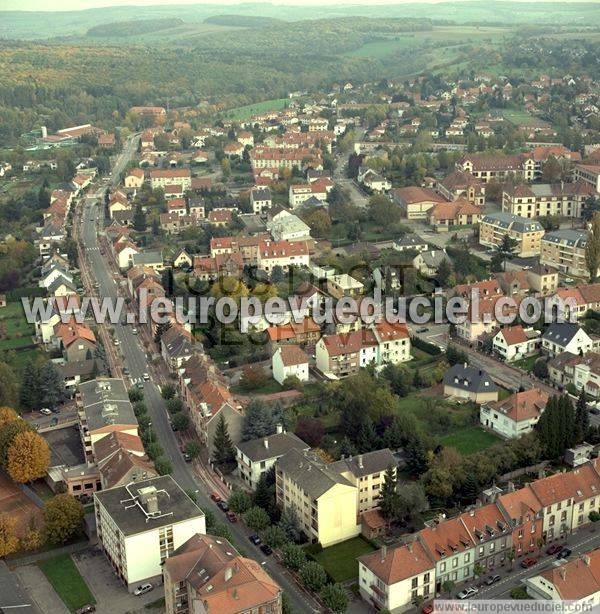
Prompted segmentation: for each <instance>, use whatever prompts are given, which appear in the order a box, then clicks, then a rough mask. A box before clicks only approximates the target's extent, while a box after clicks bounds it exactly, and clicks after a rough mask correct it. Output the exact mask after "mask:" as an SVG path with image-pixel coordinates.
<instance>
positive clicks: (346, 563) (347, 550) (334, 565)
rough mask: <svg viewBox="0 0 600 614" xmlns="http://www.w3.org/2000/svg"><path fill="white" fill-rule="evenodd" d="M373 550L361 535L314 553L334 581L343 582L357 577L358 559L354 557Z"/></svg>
mask: <svg viewBox="0 0 600 614" xmlns="http://www.w3.org/2000/svg"><path fill="white" fill-rule="evenodd" d="M369 552H373V546H371V544H369V543H368V542H366V541H365V540H364V539H363V538H362V537H355V538H353V539H349V540H348V541H345V542H342V543H341V544H336V545H335V546H330V547H329V548H325V549H324V550H323V551H321V552H319V553H318V554H315V555H314V558H315V559H316V560H317V562H319V563H320V564H321V565H323V567H324V568H325V570H326V571H327V573H328V574H329V575H330V576H331V577H332V578H333V579H334V580H335V581H336V582H345V581H346V580H352V579H353V578H357V577H358V561H357V560H356V557H359V556H362V555H363V554H368V553H369Z"/></svg>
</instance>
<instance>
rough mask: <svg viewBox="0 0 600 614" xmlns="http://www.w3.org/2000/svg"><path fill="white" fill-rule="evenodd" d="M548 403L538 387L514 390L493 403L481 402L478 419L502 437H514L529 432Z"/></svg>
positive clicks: (544, 394)
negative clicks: (519, 390) (504, 397)
mask: <svg viewBox="0 0 600 614" xmlns="http://www.w3.org/2000/svg"><path fill="white" fill-rule="evenodd" d="M546 403H548V395H547V394H546V393H545V392H542V391H541V390H540V389H538V388H532V389H531V390H525V391H524V392H516V393H515V394H512V395H510V396H509V397H508V398H506V399H503V400H501V401H495V402H493V403H483V404H482V405H481V407H480V409H479V421H480V422H481V424H482V425H483V426H485V427H486V428H488V429H491V430H493V431H494V432H496V433H498V434H499V435H501V436H502V437H506V438H507V439H514V438H517V437H521V436H522V435H525V434H526V433H531V431H532V430H533V427H534V426H535V425H536V424H537V423H538V420H539V419H540V416H541V415H542V413H543V411H544V409H545V408H546Z"/></svg>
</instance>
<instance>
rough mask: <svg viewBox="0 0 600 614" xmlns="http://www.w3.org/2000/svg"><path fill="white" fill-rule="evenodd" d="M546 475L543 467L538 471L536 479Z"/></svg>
mask: <svg viewBox="0 0 600 614" xmlns="http://www.w3.org/2000/svg"><path fill="white" fill-rule="evenodd" d="M545 477H546V472H545V471H544V470H543V469H540V470H539V471H538V480H541V479H543V478H545Z"/></svg>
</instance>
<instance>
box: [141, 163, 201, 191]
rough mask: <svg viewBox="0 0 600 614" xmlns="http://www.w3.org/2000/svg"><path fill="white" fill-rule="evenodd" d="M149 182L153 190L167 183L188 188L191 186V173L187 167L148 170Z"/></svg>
mask: <svg viewBox="0 0 600 614" xmlns="http://www.w3.org/2000/svg"><path fill="white" fill-rule="evenodd" d="M150 183H151V185H152V189H153V190H155V189H156V188H165V187H166V186H168V185H177V186H180V188H182V189H183V190H189V189H190V188H191V187H192V173H191V171H190V169H189V168H171V169H154V170H151V171H150Z"/></svg>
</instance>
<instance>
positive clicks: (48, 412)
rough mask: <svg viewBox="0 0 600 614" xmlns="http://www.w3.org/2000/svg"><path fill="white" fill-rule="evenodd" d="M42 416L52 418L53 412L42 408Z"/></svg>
mask: <svg viewBox="0 0 600 614" xmlns="http://www.w3.org/2000/svg"><path fill="white" fill-rule="evenodd" d="M40 414H44V416H51V415H52V412H51V411H50V410H49V409H48V408H47V407H42V409H40Z"/></svg>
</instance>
